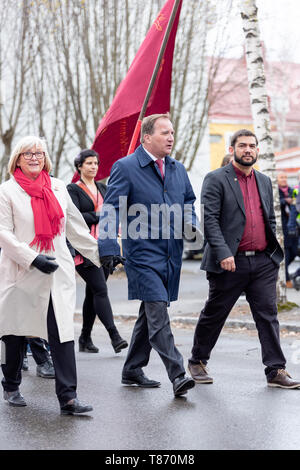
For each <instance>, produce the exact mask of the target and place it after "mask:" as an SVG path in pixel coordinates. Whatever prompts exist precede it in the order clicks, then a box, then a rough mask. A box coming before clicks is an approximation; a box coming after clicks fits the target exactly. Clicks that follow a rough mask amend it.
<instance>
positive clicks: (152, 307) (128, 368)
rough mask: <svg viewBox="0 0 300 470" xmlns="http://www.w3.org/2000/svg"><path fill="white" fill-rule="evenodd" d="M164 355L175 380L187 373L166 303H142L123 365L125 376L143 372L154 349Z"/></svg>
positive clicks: (169, 373)
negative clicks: (176, 342)
mask: <svg viewBox="0 0 300 470" xmlns="http://www.w3.org/2000/svg"><path fill="white" fill-rule="evenodd" d="M152 348H153V349H154V350H155V351H156V352H157V353H158V354H159V355H160V357H161V359H162V361H163V363H164V365H165V367H166V369H167V373H168V376H169V379H170V380H171V382H173V380H174V379H175V378H176V377H178V376H179V375H181V374H184V373H185V369H184V366H183V358H182V356H181V354H180V352H179V351H178V349H177V348H176V346H175V343H174V337H173V334H172V331H171V327H170V319H169V315H168V310H167V303H166V302H144V301H143V302H142V303H141V306H140V311H139V316H138V319H137V321H136V323H135V325H134V329H133V333H132V337H131V342H130V346H129V350H128V354H127V357H126V361H125V364H124V367H123V373H122V374H123V376H124V377H127V378H135V377H137V376H139V375H141V374H142V373H143V371H142V368H143V367H145V366H146V365H147V364H148V362H149V358H150V352H151V349H152Z"/></svg>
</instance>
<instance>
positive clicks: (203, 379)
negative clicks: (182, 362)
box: [188, 361, 213, 384]
mask: <svg viewBox="0 0 300 470" xmlns="http://www.w3.org/2000/svg"><path fill="white" fill-rule="evenodd" d="M188 369H189V371H190V373H191V376H192V377H193V379H194V380H195V382H196V383H197V384H212V383H213V378H212V377H209V375H208V374H207V370H206V367H205V365H204V364H203V362H201V361H200V362H199V364H192V363H191V362H189V364H188Z"/></svg>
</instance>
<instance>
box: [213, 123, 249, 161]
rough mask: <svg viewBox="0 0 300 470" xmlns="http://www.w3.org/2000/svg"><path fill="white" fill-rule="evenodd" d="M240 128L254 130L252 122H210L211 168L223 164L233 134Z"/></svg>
mask: <svg viewBox="0 0 300 470" xmlns="http://www.w3.org/2000/svg"><path fill="white" fill-rule="evenodd" d="M239 129H249V130H250V131H252V132H254V129H253V126H252V124H250V123H248V124H241V123H237V124H235V123H233V122H231V123H228V122H227V123H226V122H221V121H220V122H217V121H215V122H210V123H209V140H210V168H211V170H215V169H216V168H219V167H220V166H221V163H222V160H223V157H224V155H226V154H227V153H228V147H229V145H230V138H231V136H232V135H233V134H234V133H235V132H236V131H238V130H239Z"/></svg>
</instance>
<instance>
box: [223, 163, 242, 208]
mask: <svg viewBox="0 0 300 470" xmlns="http://www.w3.org/2000/svg"><path fill="white" fill-rule="evenodd" d="M225 173H226V178H227V180H228V182H229V184H230V186H231V189H232V191H233V194H234V195H235V198H236V200H237V203H238V205H239V206H240V208H241V210H242V212H243V214H244V215H245V216H246V212H245V205H244V199H243V194H242V191H241V188H240V185H239V182H238V179H237V176H236V172H235V171H234V168H233V166H232V164H231V163H230V164H229V165H227V166H226V167H225Z"/></svg>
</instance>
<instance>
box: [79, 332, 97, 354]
mask: <svg viewBox="0 0 300 470" xmlns="http://www.w3.org/2000/svg"><path fill="white" fill-rule="evenodd" d="M78 342H79V352H88V353H97V352H99V349H98V348H97V347H96V346H95V345H94V343H93V341H92V338H91V337H90V336H89V337H87V338H83V337H82V336H80V337H79V340H78Z"/></svg>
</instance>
